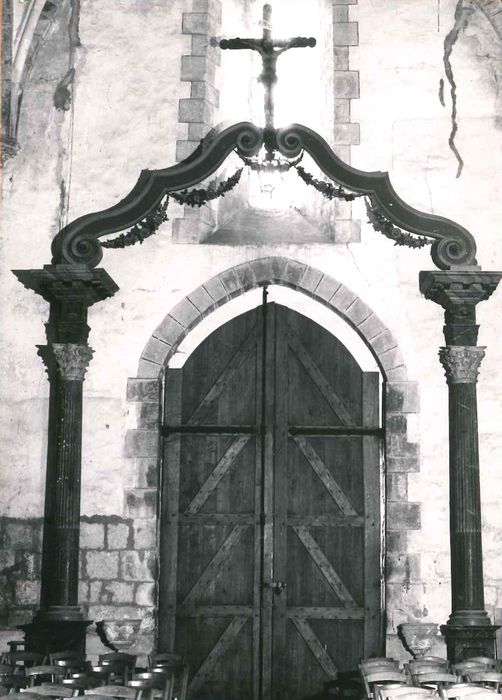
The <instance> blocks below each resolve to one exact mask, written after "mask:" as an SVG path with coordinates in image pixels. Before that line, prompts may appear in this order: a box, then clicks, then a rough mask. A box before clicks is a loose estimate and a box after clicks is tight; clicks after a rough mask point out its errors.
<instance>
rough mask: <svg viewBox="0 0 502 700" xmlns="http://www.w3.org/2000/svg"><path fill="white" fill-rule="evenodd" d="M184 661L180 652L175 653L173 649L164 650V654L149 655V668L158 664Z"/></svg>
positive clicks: (166, 664)
mask: <svg viewBox="0 0 502 700" xmlns="http://www.w3.org/2000/svg"><path fill="white" fill-rule="evenodd" d="M181 661H183V659H182V657H181V655H180V654H175V653H174V652H171V651H166V652H163V653H162V654H151V655H149V656H148V666H149V668H154V667H156V666H157V667H158V666H172V665H176V664H179V663H180V662H181Z"/></svg>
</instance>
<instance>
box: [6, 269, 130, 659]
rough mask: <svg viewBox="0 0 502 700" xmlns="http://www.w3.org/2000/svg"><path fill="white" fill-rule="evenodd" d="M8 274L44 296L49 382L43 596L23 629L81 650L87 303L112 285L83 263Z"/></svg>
mask: <svg viewBox="0 0 502 700" xmlns="http://www.w3.org/2000/svg"><path fill="white" fill-rule="evenodd" d="M14 274H15V275H16V276H17V277H18V279H19V280H20V281H21V282H22V283H23V284H24V285H25V286H26V287H27V288H29V289H33V290H34V291H35V292H36V293H37V294H40V295H41V296H42V297H43V298H44V299H46V300H47V301H48V302H49V303H50V314H49V322H48V323H47V324H46V329H47V340H48V343H47V345H44V346H39V354H40V355H41V357H42V359H43V360H44V362H45V365H46V368H47V374H48V377H49V382H50V399H49V426H48V437H49V439H48V447H47V473H46V489H45V510H44V536H43V545H42V581H41V598H40V609H39V610H38V612H37V613H36V614H35V617H34V619H33V622H32V623H31V624H29V625H23V627H22V629H24V631H25V635H26V648H27V649H28V650H30V651H40V652H42V653H46V652H47V651H50V650H53V651H54V650H58V649H59V650H61V649H75V650H78V651H82V652H83V651H84V650H85V631H86V627H87V625H89V624H90V621H87V620H83V615H82V611H81V610H80V607H79V605H78V560H79V535H80V472H81V452H82V392H83V382H84V376H85V372H86V369H87V367H88V364H89V362H90V360H91V357H92V352H93V351H92V349H91V348H90V347H89V346H88V345H87V336H88V334H89V326H88V325H87V309H88V307H89V306H91V305H92V304H94V303H95V302H98V301H101V300H102V299H106V298H107V297H109V296H112V295H113V294H114V293H115V291H116V290H117V289H118V288H117V285H116V284H115V283H114V282H113V280H112V279H111V278H110V277H109V276H108V274H107V273H106V272H105V271H104V270H93V269H89V268H88V267H87V266H86V265H47V266H45V267H44V268H43V269H42V270H16V271H14Z"/></svg>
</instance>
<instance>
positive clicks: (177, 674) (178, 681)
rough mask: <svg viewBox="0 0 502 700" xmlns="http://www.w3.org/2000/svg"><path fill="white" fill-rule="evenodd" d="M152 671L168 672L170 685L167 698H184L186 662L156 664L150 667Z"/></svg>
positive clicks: (186, 682)
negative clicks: (168, 664)
mask: <svg viewBox="0 0 502 700" xmlns="http://www.w3.org/2000/svg"><path fill="white" fill-rule="evenodd" d="M151 671H152V672H153V673H164V674H166V673H169V674H170V675H171V686H170V689H169V696H168V697H167V700H186V694H187V688H188V664H187V663H179V662H178V663H177V664H173V665H170V666H167V667H166V666H157V667H155V668H152V669H151Z"/></svg>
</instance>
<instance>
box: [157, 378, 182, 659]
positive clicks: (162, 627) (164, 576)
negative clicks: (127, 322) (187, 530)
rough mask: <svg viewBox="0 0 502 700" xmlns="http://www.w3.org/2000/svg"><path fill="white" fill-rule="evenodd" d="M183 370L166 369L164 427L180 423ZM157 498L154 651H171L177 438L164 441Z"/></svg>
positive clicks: (178, 459)
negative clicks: (157, 600)
mask: <svg viewBox="0 0 502 700" xmlns="http://www.w3.org/2000/svg"><path fill="white" fill-rule="evenodd" d="M182 385H183V371H182V370H181V369H168V370H167V372H166V381H165V397H164V402H165V408H164V415H165V420H166V422H167V423H168V424H171V425H173V424H174V425H176V424H177V423H179V422H180V420H181V399H182ZM163 448H164V449H163V461H162V479H161V496H160V522H161V523H162V524H163V527H162V528H161V531H160V542H159V549H160V551H159V561H160V564H161V566H160V571H159V620H158V640H157V648H158V651H172V650H174V638H175V630H176V587H177V565H178V520H179V485H180V453H181V437H180V436H179V435H171V436H169V437H167V438H166V439H165V440H164V445H163Z"/></svg>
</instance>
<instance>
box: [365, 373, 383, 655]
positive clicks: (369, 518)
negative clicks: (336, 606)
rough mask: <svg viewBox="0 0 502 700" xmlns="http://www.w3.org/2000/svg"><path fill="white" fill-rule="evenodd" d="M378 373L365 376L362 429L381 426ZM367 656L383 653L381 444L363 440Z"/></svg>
mask: <svg viewBox="0 0 502 700" xmlns="http://www.w3.org/2000/svg"><path fill="white" fill-rule="evenodd" d="M379 379H380V376H379V374H378V372H365V373H364V374H363V388H362V392H363V425H364V426H365V427H369V428H373V427H378V426H379V424H380V401H379ZM362 440H363V464H364V550H365V555H364V568H365V576H364V607H365V615H364V656H366V657H368V656H380V655H381V654H383V653H384V649H383V552H382V513H381V512H380V503H381V483H382V441H381V438H378V437H375V436H368V435H367V436H364V437H363V438H362Z"/></svg>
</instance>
